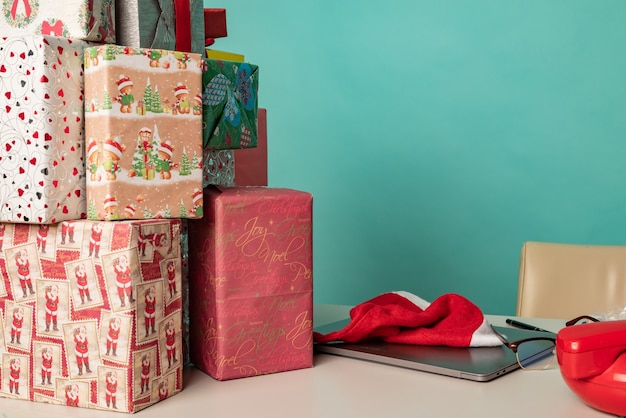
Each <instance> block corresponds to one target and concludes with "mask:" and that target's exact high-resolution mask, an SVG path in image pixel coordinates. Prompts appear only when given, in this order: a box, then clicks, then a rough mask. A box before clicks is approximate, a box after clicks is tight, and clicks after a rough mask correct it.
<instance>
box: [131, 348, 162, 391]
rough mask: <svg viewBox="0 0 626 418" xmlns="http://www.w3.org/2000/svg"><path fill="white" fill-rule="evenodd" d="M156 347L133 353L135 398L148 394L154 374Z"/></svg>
mask: <svg viewBox="0 0 626 418" xmlns="http://www.w3.org/2000/svg"><path fill="white" fill-rule="evenodd" d="M156 358H157V357H156V347H152V348H149V349H146V350H141V351H136V352H134V353H133V365H134V367H133V381H134V391H133V395H134V398H135V400H137V399H140V398H143V397H146V396H149V395H150V393H151V390H152V380H153V379H154V376H155V367H156Z"/></svg>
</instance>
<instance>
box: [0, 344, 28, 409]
mask: <svg viewBox="0 0 626 418" xmlns="http://www.w3.org/2000/svg"><path fill="white" fill-rule="evenodd" d="M2 376H3V378H2V392H4V393H6V394H8V395H9V396H11V397H16V398H19V399H29V398H30V389H29V381H30V359H29V357H28V356H25V355H17V354H8V353H4V354H3V355H2Z"/></svg>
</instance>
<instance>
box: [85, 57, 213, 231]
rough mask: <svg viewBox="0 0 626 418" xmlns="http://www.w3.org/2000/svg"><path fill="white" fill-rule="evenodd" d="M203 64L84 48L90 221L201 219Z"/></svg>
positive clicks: (195, 60)
mask: <svg viewBox="0 0 626 418" xmlns="http://www.w3.org/2000/svg"><path fill="white" fill-rule="evenodd" d="M201 67H202V59H201V56H200V55H199V54H191V53H186V52H175V51H165V50H155V49H142V48H129V47H124V46H116V45H100V46H97V47H90V48H87V49H86V50H85V142H86V146H85V148H86V156H87V157H86V166H87V217H88V219H99V220H118V219H152V218H198V217H201V216H202V182H203V172H202V160H203V153H202V104H201V101H202V99H201V96H200V93H201V82H202V68H201Z"/></svg>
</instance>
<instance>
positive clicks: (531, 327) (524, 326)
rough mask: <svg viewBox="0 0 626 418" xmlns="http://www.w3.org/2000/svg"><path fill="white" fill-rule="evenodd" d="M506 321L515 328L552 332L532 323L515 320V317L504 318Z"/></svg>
mask: <svg viewBox="0 0 626 418" xmlns="http://www.w3.org/2000/svg"><path fill="white" fill-rule="evenodd" d="M506 323H507V324H509V325H511V326H514V327H516V328H522V329H528V330H531V331H540V332H550V333H551V332H552V331H548V330H547V329H543V328H539V327H536V326H534V325H530V324H526V323H524V322H520V321H516V320H515V319H510V318H509V319H507V320H506Z"/></svg>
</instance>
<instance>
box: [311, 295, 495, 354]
mask: <svg viewBox="0 0 626 418" xmlns="http://www.w3.org/2000/svg"><path fill="white" fill-rule="evenodd" d="M350 318H351V319H350V323H349V324H348V325H347V326H346V327H345V328H343V329H341V330H339V331H335V332H331V333H329V334H324V335H323V334H319V333H315V334H314V339H315V342H317V343H327V342H333V341H345V342H350V343H356V342H359V341H364V340H368V339H372V338H381V339H383V340H385V341H387V342H392V343H404V344H416V345H446V346H452V347H470V346H497V345H500V344H501V341H500V340H499V339H498V338H497V336H496V335H495V333H494V332H493V330H492V329H491V327H490V326H489V324H488V323H487V321H486V319H485V317H484V315H483V313H482V311H481V310H480V308H478V306H476V305H475V304H474V303H472V302H471V301H469V300H468V299H466V298H465V297H463V296H461V295H458V294H452V293H450V294H445V295H442V296H440V297H438V298H437V299H435V300H434V301H433V302H432V303H428V302H426V301H424V300H423V299H421V298H419V297H417V296H415V295H413V294H411V293H408V292H390V293H383V294H381V295H379V296H376V297H375V298H373V299H370V300H368V301H366V302H363V303H361V304H360V305H357V306H355V307H354V308H352V310H351V311H350Z"/></svg>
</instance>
